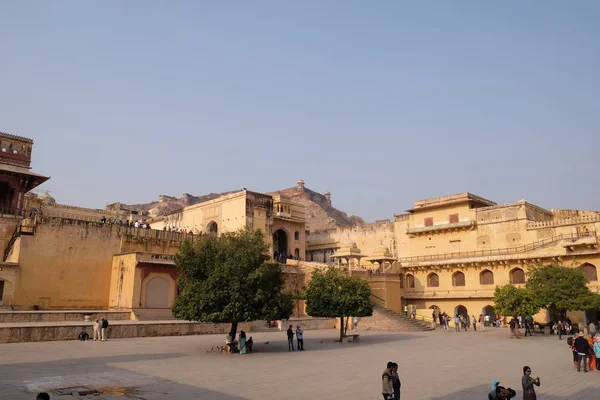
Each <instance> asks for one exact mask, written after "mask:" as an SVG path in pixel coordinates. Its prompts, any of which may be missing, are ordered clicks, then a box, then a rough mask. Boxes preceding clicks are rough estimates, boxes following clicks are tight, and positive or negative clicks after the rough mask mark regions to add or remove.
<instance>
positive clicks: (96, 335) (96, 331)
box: [93, 318, 102, 342]
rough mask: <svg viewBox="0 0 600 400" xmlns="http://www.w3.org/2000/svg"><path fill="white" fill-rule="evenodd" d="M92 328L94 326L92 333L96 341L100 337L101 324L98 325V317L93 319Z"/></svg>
mask: <svg viewBox="0 0 600 400" xmlns="http://www.w3.org/2000/svg"><path fill="white" fill-rule="evenodd" d="M93 328H94V333H93V335H94V342H95V341H97V340H100V339H102V338H101V337H100V328H101V326H100V319H98V318H96V319H95V320H94V325H93Z"/></svg>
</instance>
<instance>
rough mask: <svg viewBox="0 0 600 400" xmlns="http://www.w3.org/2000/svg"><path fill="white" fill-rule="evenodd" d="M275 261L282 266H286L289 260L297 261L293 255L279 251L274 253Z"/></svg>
mask: <svg viewBox="0 0 600 400" xmlns="http://www.w3.org/2000/svg"><path fill="white" fill-rule="evenodd" d="M273 259H274V260H275V261H277V262H279V263H281V264H285V263H286V261H287V260H295V258H294V256H293V255H291V254H286V253H285V252H281V253H279V252H277V251H276V252H274V253H273Z"/></svg>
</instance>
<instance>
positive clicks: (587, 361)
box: [567, 333, 600, 372]
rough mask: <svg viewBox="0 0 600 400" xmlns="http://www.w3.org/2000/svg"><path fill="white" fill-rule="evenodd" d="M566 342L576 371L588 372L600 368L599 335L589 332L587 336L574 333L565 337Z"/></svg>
mask: <svg viewBox="0 0 600 400" xmlns="http://www.w3.org/2000/svg"><path fill="white" fill-rule="evenodd" d="M567 344H568V345H569V347H570V348H571V352H572V353H573V366H574V367H575V368H576V369H577V372H581V368H582V367H583V372H588V371H590V370H593V371H599V370H600V336H598V335H595V333H590V334H589V335H588V336H587V338H586V337H585V335H583V334H579V333H576V334H575V335H573V337H569V338H567Z"/></svg>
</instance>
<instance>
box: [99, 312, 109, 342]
mask: <svg viewBox="0 0 600 400" xmlns="http://www.w3.org/2000/svg"><path fill="white" fill-rule="evenodd" d="M100 328H101V331H100V332H101V336H100V337H101V338H102V341H103V342H106V341H107V340H108V339H107V338H106V335H107V333H108V320H107V319H106V318H102V319H101V320H100Z"/></svg>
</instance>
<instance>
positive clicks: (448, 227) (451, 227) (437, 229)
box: [406, 221, 477, 236]
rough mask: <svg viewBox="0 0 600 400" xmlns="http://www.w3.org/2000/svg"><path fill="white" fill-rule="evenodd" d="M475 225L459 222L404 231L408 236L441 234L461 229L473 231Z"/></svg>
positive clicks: (469, 222) (473, 222)
mask: <svg viewBox="0 0 600 400" xmlns="http://www.w3.org/2000/svg"><path fill="white" fill-rule="evenodd" d="M476 225H477V222H476V221H461V222H453V223H451V224H440V225H432V226H422V227H419V228H409V229H407V230H406V233H407V234H409V235H415V236H416V235H426V234H430V233H442V232H451V231H459V230H463V229H473V228H474V227H475V226H476Z"/></svg>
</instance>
